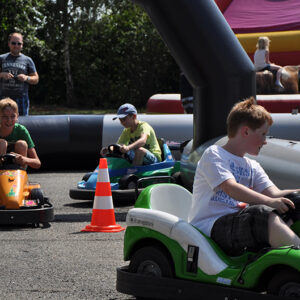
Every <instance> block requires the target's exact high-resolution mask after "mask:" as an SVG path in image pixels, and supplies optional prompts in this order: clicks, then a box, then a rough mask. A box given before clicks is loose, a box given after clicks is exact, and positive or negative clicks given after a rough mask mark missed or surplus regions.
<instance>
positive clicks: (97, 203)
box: [93, 196, 114, 209]
mask: <svg viewBox="0 0 300 300" xmlns="http://www.w3.org/2000/svg"><path fill="white" fill-rule="evenodd" d="M113 208H114V207H113V202H112V197H111V196H95V198H94V205H93V209H113Z"/></svg>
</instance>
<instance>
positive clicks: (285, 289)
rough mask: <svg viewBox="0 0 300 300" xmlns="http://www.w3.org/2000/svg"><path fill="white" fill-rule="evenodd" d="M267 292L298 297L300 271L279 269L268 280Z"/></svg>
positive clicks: (299, 292) (299, 293)
mask: <svg viewBox="0 0 300 300" xmlns="http://www.w3.org/2000/svg"><path fill="white" fill-rule="evenodd" d="M267 294H271V295H276V296H283V297H291V298H295V299H300V273H299V272H297V271H296V270H292V269H286V270H283V271H279V272H278V273H277V274H275V275H274V276H273V277H272V279H271V280H270V282H269V284H268V287H267Z"/></svg>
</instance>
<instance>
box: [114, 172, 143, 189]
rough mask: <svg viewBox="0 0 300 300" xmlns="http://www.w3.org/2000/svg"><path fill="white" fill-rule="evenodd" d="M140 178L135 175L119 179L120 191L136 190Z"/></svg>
mask: <svg viewBox="0 0 300 300" xmlns="http://www.w3.org/2000/svg"><path fill="white" fill-rule="evenodd" d="M137 181H138V177H137V176H135V175H134V174H128V175H124V176H122V177H121V178H120V179H119V188H120V190H127V189H128V190H131V189H135V188H136V183H137Z"/></svg>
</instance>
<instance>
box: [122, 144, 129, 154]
mask: <svg viewBox="0 0 300 300" xmlns="http://www.w3.org/2000/svg"><path fill="white" fill-rule="evenodd" d="M120 151H121V152H122V153H127V152H128V151H129V147H128V146H126V145H121V147H120Z"/></svg>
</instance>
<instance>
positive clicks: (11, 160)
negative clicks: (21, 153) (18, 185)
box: [0, 153, 16, 165]
mask: <svg viewBox="0 0 300 300" xmlns="http://www.w3.org/2000/svg"><path fill="white" fill-rule="evenodd" d="M15 158H16V156H15V155H14V154H10V153H6V154H3V155H0V162H1V164H2V165H10V164H15V163H16V162H15Z"/></svg>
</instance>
